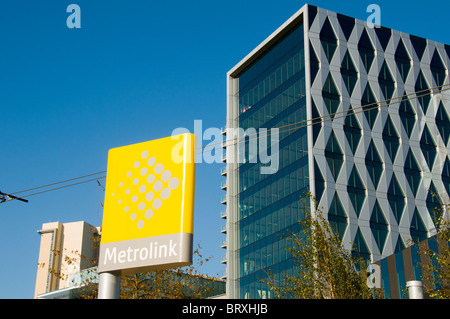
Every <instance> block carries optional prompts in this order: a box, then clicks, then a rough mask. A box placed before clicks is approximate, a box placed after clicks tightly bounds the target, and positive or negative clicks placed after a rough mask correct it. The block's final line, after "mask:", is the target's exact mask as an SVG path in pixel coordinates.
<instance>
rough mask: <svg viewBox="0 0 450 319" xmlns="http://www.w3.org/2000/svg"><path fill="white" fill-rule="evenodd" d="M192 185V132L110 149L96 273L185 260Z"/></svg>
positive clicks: (189, 258)
mask: <svg viewBox="0 0 450 319" xmlns="http://www.w3.org/2000/svg"><path fill="white" fill-rule="evenodd" d="M194 188H195V135H193V134H181V135H176V136H171V137H166V138H162V139H158V140H153V141H149V142H144V143H138V144H134V145H129V146H123V147H118V148H114V149H111V150H110V151H109V154H108V168H107V178H106V187H105V203H104V212H103V223H102V236H101V242H100V258H99V265H98V267H99V272H100V273H101V272H113V271H120V273H122V274H129V273H136V272H145V271H151V270H155V269H161V268H170V267H179V266H186V265H189V264H191V263H192V239H193V228H194Z"/></svg>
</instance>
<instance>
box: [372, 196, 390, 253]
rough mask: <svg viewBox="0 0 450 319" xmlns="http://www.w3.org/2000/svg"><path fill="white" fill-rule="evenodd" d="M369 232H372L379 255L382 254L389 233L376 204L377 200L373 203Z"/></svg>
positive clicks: (378, 205) (384, 219)
mask: <svg viewBox="0 0 450 319" xmlns="http://www.w3.org/2000/svg"><path fill="white" fill-rule="evenodd" d="M370 230H371V231H372V234H373V237H374V238H375V242H376V243H377V246H378V249H379V251H380V253H383V248H384V244H385V242H386V238H387V236H388V233H389V226H388V223H387V221H386V218H385V217H384V214H383V211H382V210H381V207H380V204H379V203H378V199H377V200H376V201H375V205H374V206H373V210H372V215H371V216H370Z"/></svg>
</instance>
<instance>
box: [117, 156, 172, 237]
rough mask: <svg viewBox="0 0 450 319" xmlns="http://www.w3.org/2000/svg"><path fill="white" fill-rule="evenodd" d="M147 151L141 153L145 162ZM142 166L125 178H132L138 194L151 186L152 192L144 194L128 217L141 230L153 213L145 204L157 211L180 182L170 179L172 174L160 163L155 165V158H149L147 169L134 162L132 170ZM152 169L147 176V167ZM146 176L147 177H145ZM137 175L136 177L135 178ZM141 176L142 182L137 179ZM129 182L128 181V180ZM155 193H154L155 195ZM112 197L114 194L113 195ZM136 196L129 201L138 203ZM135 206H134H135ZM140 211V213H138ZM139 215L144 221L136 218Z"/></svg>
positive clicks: (128, 189)
mask: <svg viewBox="0 0 450 319" xmlns="http://www.w3.org/2000/svg"><path fill="white" fill-rule="evenodd" d="M149 155H150V154H149V152H148V151H143V152H142V153H141V158H142V159H144V160H146V159H147V158H148V157H149ZM142 164H143V167H142V168H140V170H139V171H138V173H132V171H129V172H127V174H126V176H127V177H128V178H130V177H132V176H133V175H134V176H133V179H132V184H133V185H137V186H138V189H139V192H140V193H142V194H144V193H145V192H147V190H148V186H149V184H153V191H154V192H153V191H148V192H147V193H146V194H145V200H146V202H145V200H144V201H140V202H139V203H138V204H137V210H136V207H135V208H132V209H133V210H134V212H133V211H132V213H131V215H129V216H130V219H131V220H133V221H135V220H137V223H136V226H137V228H139V229H141V228H143V227H144V226H145V221H144V219H145V220H151V218H152V217H153V214H154V211H153V210H152V209H146V207H147V204H149V205H151V207H152V208H153V209H154V210H158V209H159V208H161V206H162V205H163V200H166V199H168V198H169V197H170V194H171V190H174V189H176V188H177V187H178V185H179V183H180V181H179V179H178V178H177V177H172V172H171V171H169V170H167V169H166V170H164V165H163V164H162V163H157V161H156V158H155V157H150V158H149V159H148V161H147V164H148V167H147V166H146V165H145V162H140V161H135V162H134V164H133V166H134V168H136V169H138V168H139V167H141V165H142ZM152 166H154V167H153V170H152V173H150V174H149V172H150V171H149V167H152ZM147 174H148V175H147ZM136 175H138V176H136ZM140 176H142V177H143V178H142V181H141V180H140V179H139V177H140ZM129 181H130V180H129ZM164 183H166V185H167V186H164ZM119 186H120V187H122V186H124V182H122V181H121V182H120V183H119ZM155 192H156V193H155ZM125 193H126V194H127V195H129V194H130V193H131V189H130V188H127V189H126V191H125ZM112 195H113V196H115V195H116V194H115V193H113V194H112ZM138 199H139V198H138V196H137V195H133V196H132V198H131V201H132V202H133V203H136V202H137V201H138ZM122 201H123V198H120V199H119V200H118V201H117V203H118V204H121V203H122ZM135 205H136V204H135ZM123 210H124V211H125V212H126V213H128V212H129V211H130V207H129V206H125V208H124V209H123ZM139 211H141V212H142V213H140V212H139ZM140 214H143V215H144V216H143V217H145V218H144V219H142V218H138V215H139V216H142V215H140Z"/></svg>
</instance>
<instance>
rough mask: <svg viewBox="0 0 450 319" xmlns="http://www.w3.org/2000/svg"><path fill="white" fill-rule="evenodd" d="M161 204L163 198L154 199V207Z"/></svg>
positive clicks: (158, 206) (156, 207)
mask: <svg viewBox="0 0 450 319" xmlns="http://www.w3.org/2000/svg"><path fill="white" fill-rule="evenodd" d="M161 205H162V200H161V198H155V200H154V201H153V208H154V209H158V208H160V207H161Z"/></svg>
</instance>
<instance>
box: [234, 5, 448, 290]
mask: <svg viewBox="0 0 450 319" xmlns="http://www.w3.org/2000/svg"><path fill="white" fill-rule="evenodd" d="M301 11H302V10H301ZM319 12H321V14H319ZM299 15H303V17H302V18H301V19H304V18H305V17H304V16H305V15H308V19H304V20H305V21H309V23H308V24H305V25H303V23H298V22H297V21H298V20H299V19H298V17H296V18H295V19H293V20H292V21H294V22H292V23H291V24H290V25H287V27H286V28H285V30H283V31H282V32H285V33H284V35H283V36H280V34H277V35H275V36H274V37H277V38H278V40H276V42H274V43H271V41H268V42H267V43H270V44H266V45H262V46H261V50H264V52H263V53H261V51H258V52H257V53H256V54H258V55H259V54H261V55H259V56H258V58H256V59H255V60H252V58H253V57H251V58H250V57H249V58H247V59H245V60H244V61H243V63H242V64H239V65H237V66H236V69H233V71H232V72H231V74H232V75H231V74H230V79H231V81H230V82H229V84H231V85H230V87H232V89H231V90H232V94H231V96H232V97H233V102H232V103H230V104H229V110H230V109H232V110H233V112H232V113H228V114H227V120H228V121H229V122H227V124H228V123H232V124H231V125H232V127H233V128H236V127H239V128H241V129H242V130H244V131H247V132H248V134H255V133H256V132H258V130H259V129H260V128H266V129H268V130H269V129H271V128H279V129H280V134H279V144H278V147H279V167H278V170H277V171H276V173H275V174H261V168H262V167H264V166H267V164H264V163H261V162H260V161H257V160H254V159H255V158H254V157H252V156H251V155H250V154H252V153H251V152H250V151H251V149H252V147H254V145H253V146H252V144H251V139H252V137H251V136H250V137H247V140H246V141H245V143H244V147H240V148H239V151H240V152H241V153H242V152H243V153H244V154H239V155H243V156H238V157H239V158H240V159H241V158H243V159H244V161H243V162H242V163H239V164H237V167H236V169H234V167H233V168H232V170H231V169H230V168H228V169H229V172H230V173H231V174H233V175H232V176H233V179H234V180H233V181H235V182H236V183H237V185H236V186H233V187H235V188H233V193H232V194H231V195H230V196H229V201H228V205H233V214H232V216H233V220H232V223H231V224H232V225H233V227H234V225H237V228H236V229H233V232H234V233H233V236H234V237H233V254H234V253H236V254H237V256H238V257H233V258H234V259H233V262H237V263H238V265H233V266H235V268H236V270H233V275H234V277H233V280H236V279H237V282H238V284H236V285H237V286H238V287H239V291H238V292H236V297H238V298H265V297H270V293H269V292H268V290H267V287H266V285H265V284H264V283H263V282H262V281H261V279H264V278H265V277H266V274H267V273H272V274H275V276H278V277H277V278H276V279H279V278H280V274H282V273H283V272H287V273H289V272H292V271H293V267H292V262H291V261H290V260H289V256H288V254H287V250H286V248H288V247H287V245H288V241H286V240H285V239H283V235H285V234H287V233H288V230H290V231H294V232H297V231H299V229H298V227H299V226H298V224H297V222H296V221H297V220H298V219H301V217H302V216H301V212H302V209H304V208H305V207H304V205H305V204H304V202H303V200H304V199H305V193H306V192H307V191H311V193H313V194H314V196H315V197H316V200H317V201H318V202H319V206H320V207H322V208H323V211H324V212H325V213H327V217H328V221H329V222H330V224H331V226H332V227H333V229H334V230H335V231H336V232H337V233H338V234H339V235H340V238H341V239H342V241H343V244H344V246H345V247H346V248H348V249H349V250H353V253H354V254H358V255H359V256H364V257H365V258H367V259H371V261H372V262H374V261H377V260H381V259H382V258H385V257H386V256H389V255H393V254H395V253H397V252H399V251H401V250H402V249H404V248H405V247H406V246H409V245H410V244H409V242H410V241H413V242H418V241H421V240H423V239H425V238H427V237H430V236H432V235H433V234H434V233H433V232H435V225H434V224H433V222H432V221H431V220H432V219H433V217H434V212H433V211H434V210H435V208H436V207H437V206H438V205H439V203H440V201H439V199H441V198H444V197H446V196H448V195H450V158H449V156H448V154H447V153H448V151H447V147H448V143H449V140H450V115H449V114H450V103H449V101H448V99H444V98H442V97H440V95H441V94H442V96H444V89H447V90H448V88H445V87H442V86H445V85H449V82H450V81H449V71H448V67H449V65H450V46H448V45H444V44H440V43H437V42H434V41H431V40H425V39H423V38H419V37H415V36H410V35H406V34H404V33H399V32H396V31H393V30H390V29H387V28H375V29H371V28H369V27H368V26H366V25H364V24H361V23H357V20H356V19H354V18H351V17H347V16H344V15H341V14H336V15H334V14H329V12H328V11H326V10H323V9H320V8H317V7H314V6H309V5H308V6H307V8H306V9H305V10H303V11H302V12H300V13H299ZM319 16H321V17H322V18H320V19H319V18H318V17H319ZM294 24H296V25H294ZM305 28H306V30H305ZM287 29H289V30H287ZM304 50H307V51H306V52H307V53H308V54H307V55H306V56H309V58H308V59H306V57H305V52H304ZM308 70H309V72H308ZM413 71H414V72H413ZM306 75H308V78H306ZM307 85H308V86H307ZM400 97H402V98H400ZM307 101H308V107H309V112H308V114H309V117H307ZM230 105H232V106H231V107H230ZM230 114H231V116H230ZM236 120H237V121H236ZM307 120H308V125H305V123H302V121H307ZM296 123H299V125H294V124H296ZM308 133H310V134H311V136H308ZM253 138H255V137H253ZM261 138H265V137H262V136H259V137H258V139H261ZM308 143H310V144H309V148H308ZM266 144H267V145H270V141H269V138H268V141H267V143H266ZM270 152H271V150H270V149H269V151H268V153H270ZM313 184H314V187H310V186H312V185H313ZM430 191H432V193H434V194H438V195H439V196H441V197H439V198H437V197H433V196H431V195H430ZM235 209H236V210H237V212H235V211H234V210H235ZM227 210H228V211H229V208H227ZM430 217H431V218H430ZM228 222H229V221H228ZM228 226H230V224H229V225H228ZM234 238H237V239H234ZM236 241H237V244H235V242H236ZM398 258H399V257H398ZM383 267H386V265H384V264H382V268H383ZM398 271H399V272H398V276H399V277H398V278H397V279H398V280H397V283H398V286H399V287H403V286H404V282H403V279H402V269H398ZM236 272H237V275H236V274H235V273H236ZM383 284H386V285H388V282H387V281H386V282H385V281H384V279H383ZM392 285H393V283H392V282H391V286H392ZM387 288H388V291H389V287H387ZM391 288H392V291H391V293H392V294H393V293H394V291H395V293H396V294H397V292H396V289H394V288H393V287H391Z"/></svg>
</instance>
